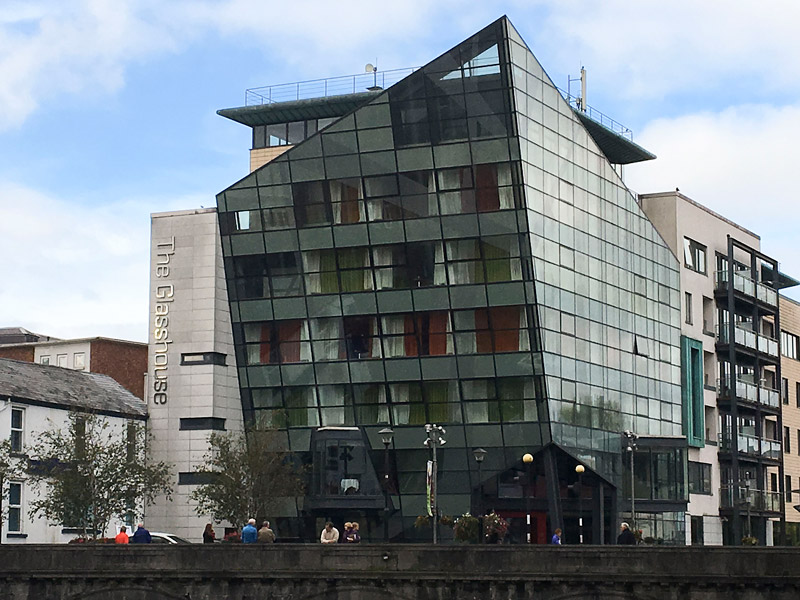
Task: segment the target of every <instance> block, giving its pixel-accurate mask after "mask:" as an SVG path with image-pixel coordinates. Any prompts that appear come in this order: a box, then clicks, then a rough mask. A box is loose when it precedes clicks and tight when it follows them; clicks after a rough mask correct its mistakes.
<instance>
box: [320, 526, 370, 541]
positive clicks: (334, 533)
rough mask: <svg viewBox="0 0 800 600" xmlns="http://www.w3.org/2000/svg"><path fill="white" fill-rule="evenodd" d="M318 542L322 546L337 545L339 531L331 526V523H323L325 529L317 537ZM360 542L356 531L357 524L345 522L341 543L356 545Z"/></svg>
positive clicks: (359, 536)
mask: <svg viewBox="0 0 800 600" xmlns="http://www.w3.org/2000/svg"><path fill="white" fill-rule="evenodd" d="M319 541H320V543H322V544H338V543H339V530H338V529H336V527H334V526H333V523H331V522H330V521H328V522H327V523H325V528H324V529H323V530H322V533H321V534H320V536H319ZM360 541H361V534H360V533H359V531H358V523H356V522H355V521H354V522H352V523H351V522H349V521H348V522H347V523H345V524H344V538H343V539H342V542H343V543H345V544H358V543H359V542H360Z"/></svg>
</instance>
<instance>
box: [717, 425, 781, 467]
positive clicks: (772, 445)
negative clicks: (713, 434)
mask: <svg viewBox="0 0 800 600" xmlns="http://www.w3.org/2000/svg"><path fill="white" fill-rule="evenodd" d="M731 437H732V436H731V434H730V433H727V432H723V433H720V434H719V449H720V452H731V451H732V449H733V445H734V442H733V440H732V439H731ZM736 447H737V450H738V451H739V454H746V455H748V456H753V457H759V456H760V457H762V458H770V459H772V460H780V458H781V443H780V442H779V441H778V440H770V439H767V438H759V437H756V436H754V435H747V434H745V433H739V434H737V435H736Z"/></svg>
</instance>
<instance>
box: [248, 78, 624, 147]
mask: <svg viewBox="0 0 800 600" xmlns="http://www.w3.org/2000/svg"><path fill="white" fill-rule="evenodd" d="M419 68H420V67H407V68H405V69H393V70H390V71H376V72H375V73H359V74H358V75H344V76H341V77H329V78H327V79H310V80H308V81H298V82H295V83H281V84H277V85H269V86H264V87H257V88H250V89H247V90H245V92H244V104H245V106H257V105H261V104H273V103H277V102H291V101H294V100H310V99H312V98H327V97H329V96H342V95H344V94H356V93H359V92H366V91H370V90H375V89H386V88H388V87H390V86H392V85H394V84H395V83H397V82H398V81H400V80H401V79H403V78H404V77H407V76H408V75H410V74H411V73H413V72H414V71H416V70H417V69H419ZM471 68H472V69H473V71H472V72H473V74H480V70H481V69H486V68H488V67H483V66H481V65H480V64H479V63H478V64H477V66H475V65H473V66H472V67H471ZM492 68H493V67H492ZM492 72H494V71H492ZM556 89H557V90H558V91H559V93H560V94H561V96H562V97H563V98H564V99H565V100H566V101H567V102H568V103H569V104H570V106H573V107H576V108H577V107H579V106H580V103H579V99H578V98H577V97H576V96H573V95H571V94H570V93H569V92H566V91H564V90H562V89H561V88H558V87H557V88H556ZM582 112H583V113H584V114H586V115H587V116H588V117H589V118H590V119H592V120H593V121H597V122H598V123H600V124H601V125H603V126H604V127H607V128H608V129H610V130H611V131H613V132H614V133H616V134H618V135H621V136H622V137H625V138H627V139H629V140H631V141H633V131H632V130H631V129H629V128H628V127H625V125H623V124H622V123H620V122H619V121H616V120H614V119H612V118H611V117H609V116H608V115H606V114H605V113H602V112H600V111H599V110H597V109H596V108H594V107H592V106H587V107H586V109H585V110H583V111H582Z"/></svg>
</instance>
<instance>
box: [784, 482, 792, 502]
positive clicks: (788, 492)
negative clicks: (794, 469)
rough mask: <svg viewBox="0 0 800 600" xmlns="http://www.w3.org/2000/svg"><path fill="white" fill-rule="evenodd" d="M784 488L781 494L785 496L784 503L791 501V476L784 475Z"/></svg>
mask: <svg viewBox="0 0 800 600" xmlns="http://www.w3.org/2000/svg"><path fill="white" fill-rule="evenodd" d="M785 485H786V487H785V488H784V490H783V492H784V493H785V494H786V501H787V502H791V501H792V476H791V475H786V483H785Z"/></svg>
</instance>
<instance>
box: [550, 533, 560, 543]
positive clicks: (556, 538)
mask: <svg viewBox="0 0 800 600" xmlns="http://www.w3.org/2000/svg"><path fill="white" fill-rule="evenodd" d="M550 543H551V544H555V545H557V546H560V545H561V529H556V530H555V532H554V533H553V537H552V538H551V539H550Z"/></svg>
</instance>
